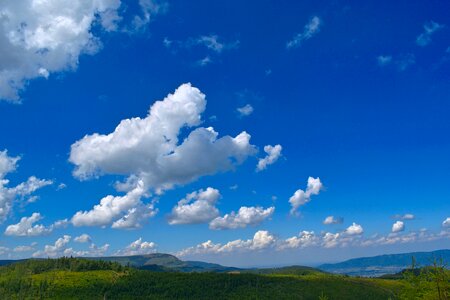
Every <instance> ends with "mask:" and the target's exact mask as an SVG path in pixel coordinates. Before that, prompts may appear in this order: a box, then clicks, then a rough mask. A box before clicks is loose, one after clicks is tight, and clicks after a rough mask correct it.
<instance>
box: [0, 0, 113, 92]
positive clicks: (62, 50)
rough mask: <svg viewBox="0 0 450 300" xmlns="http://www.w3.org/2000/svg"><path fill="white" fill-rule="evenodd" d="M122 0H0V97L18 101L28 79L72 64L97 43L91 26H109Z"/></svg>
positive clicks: (93, 50) (98, 41)
mask: <svg viewBox="0 0 450 300" xmlns="http://www.w3.org/2000/svg"><path fill="white" fill-rule="evenodd" d="M119 6H120V0H83V1H81V0H72V1H68V2H61V1H58V0H48V1H33V0H23V1H14V0H6V1H2V4H1V5H0V15H1V16H2V22H1V26H0V45H1V46H0V53H1V55H0V99H6V100H10V101H19V95H18V94H19V92H20V90H22V89H23V88H24V87H25V86H26V82H27V80H29V79H33V78H37V77H44V78H47V77H48V76H49V74H50V73H53V72H59V71H64V70H69V69H74V68H76V66H77V64H78V58H79V56H80V55H82V54H85V53H88V54H93V53H95V52H97V51H98V50H99V49H100V48H101V42H100V40H99V39H98V37H96V36H94V34H93V33H92V28H93V27H94V25H95V24H96V22H97V21H100V24H102V27H103V29H105V30H111V29H113V28H114V22H109V23H108V22H106V20H107V18H108V19H109V20H112V19H111V16H113V15H117V9H118V8H119Z"/></svg>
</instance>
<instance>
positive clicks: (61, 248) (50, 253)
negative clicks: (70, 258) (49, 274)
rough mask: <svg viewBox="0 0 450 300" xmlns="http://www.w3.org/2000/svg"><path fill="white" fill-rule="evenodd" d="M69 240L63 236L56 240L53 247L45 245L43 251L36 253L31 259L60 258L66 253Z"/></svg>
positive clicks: (66, 236) (69, 238)
mask: <svg viewBox="0 0 450 300" xmlns="http://www.w3.org/2000/svg"><path fill="white" fill-rule="evenodd" d="M70 240H71V236H70V235H64V236H63V237H60V238H59V239H57V240H56V242H55V244H54V245H45V247H44V250H43V251H36V252H35V253H33V257H60V256H63V255H65V253H67V252H68V251H67V248H66V246H67V244H69V242H70Z"/></svg>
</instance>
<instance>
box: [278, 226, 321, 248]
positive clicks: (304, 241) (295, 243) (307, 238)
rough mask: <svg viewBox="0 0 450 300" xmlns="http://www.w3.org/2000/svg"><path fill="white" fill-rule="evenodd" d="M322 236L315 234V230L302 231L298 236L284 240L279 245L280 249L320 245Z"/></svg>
mask: <svg viewBox="0 0 450 300" xmlns="http://www.w3.org/2000/svg"><path fill="white" fill-rule="evenodd" d="M319 241H320V238H319V237H317V236H316V235H315V234H314V231H306V230H304V231H301V232H300V233H299V234H298V236H293V237H291V238H288V239H286V240H284V242H283V243H281V244H280V245H279V246H278V250H284V249H292V248H305V247H311V246H316V245H318V243H319Z"/></svg>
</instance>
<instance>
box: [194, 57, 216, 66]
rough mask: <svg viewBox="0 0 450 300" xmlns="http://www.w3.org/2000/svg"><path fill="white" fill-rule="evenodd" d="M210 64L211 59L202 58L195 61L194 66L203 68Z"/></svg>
mask: <svg viewBox="0 0 450 300" xmlns="http://www.w3.org/2000/svg"><path fill="white" fill-rule="evenodd" d="M210 63H212V59H211V57H209V56H205V57H204V58H202V59H200V60H197V63H196V65H197V66H200V67H204V66H206V65H209V64H210Z"/></svg>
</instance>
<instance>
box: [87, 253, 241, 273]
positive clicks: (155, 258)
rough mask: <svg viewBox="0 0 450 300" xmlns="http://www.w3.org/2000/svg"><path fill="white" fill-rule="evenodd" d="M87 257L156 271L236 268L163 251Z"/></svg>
mask: <svg viewBox="0 0 450 300" xmlns="http://www.w3.org/2000/svg"><path fill="white" fill-rule="evenodd" d="M87 259H92V260H103V261H112V262H117V263H119V264H121V265H124V266H126V265H129V266H131V267H135V268H139V269H144V270H150V271H158V272H170V271H172V272H230V271H239V270H240V269H238V268H233V267H225V266H222V265H219V264H212V263H206V262H201V261H183V260H180V259H178V258H177V257H175V256H173V255H170V254H165V253H152V254H146V255H132V256H106V257H89V258H87Z"/></svg>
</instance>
